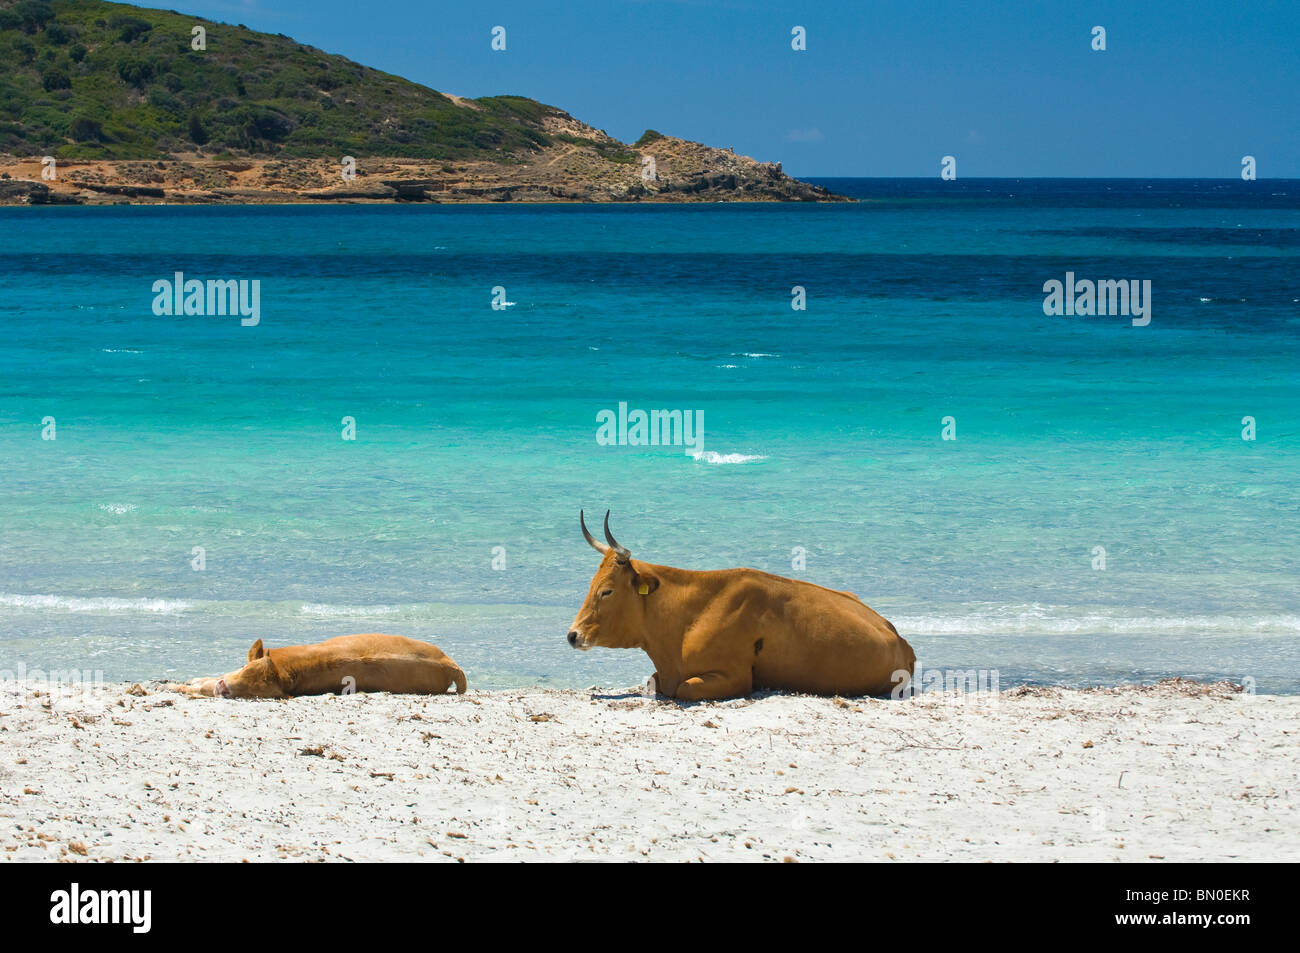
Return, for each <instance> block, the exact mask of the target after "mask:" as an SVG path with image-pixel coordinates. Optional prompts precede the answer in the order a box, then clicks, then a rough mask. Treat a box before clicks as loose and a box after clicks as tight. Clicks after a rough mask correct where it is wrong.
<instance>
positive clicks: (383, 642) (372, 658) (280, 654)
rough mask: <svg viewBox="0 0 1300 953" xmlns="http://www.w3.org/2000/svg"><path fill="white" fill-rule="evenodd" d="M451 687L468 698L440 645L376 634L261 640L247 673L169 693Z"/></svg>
mask: <svg viewBox="0 0 1300 953" xmlns="http://www.w3.org/2000/svg"><path fill="white" fill-rule="evenodd" d="M452 683H455V685H456V693H457V694H458V695H463V694H465V673H464V672H462V671H461V670H460V666H458V665H457V664H456V663H455V662H453V661H452V660H451V659H450V658H448V657H447V656H446V655H445V654H443V651H442V649H440V648H438V647H437V646H436V645H430V644H429V643H428V642H420V641H417V640H416V639H408V638H405V637H404V636H400V635H379V634H374V633H372V634H368V635H340V636H339V637H338V638H334V639H327V640H326V641H324V642H319V643H317V644H316V645H290V646H287V647H285V648H282V649H264V648H263V647H262V640H261V639H258V640H257V641H256V642H254V643H253V647H252V648H250V649H249V650H248V664H247V665H245V666H244V667H243V668H241V669H239V670H237V671H234V672H231V673H230V674H229V675H223V676H220V677H218V678H196V679H194V680H192V681H190V682H188V683H186V684H184V685H170V686H168V687H169V688H171V689H174V690H175V691H179V692H184V693H185V694H187V695H221V696H224V697H227V698H290V697H293V696H295V695H328V694H330V693H332V692H340V693H351V692H354V691H357V692H395V693H400V694H408V695H441V694H443V693H444V692H446V691H447V689H448V688H449V687H450V686H451V685H452Z"/></svg>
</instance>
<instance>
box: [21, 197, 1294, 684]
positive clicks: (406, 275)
mask: <svg viewBox="0 0 1300 953" xmlns="http://www.w3.org/2000/svg"><path fill="white" fill-rule="evenodd" d="M946 185H948V186H952V185H955V184H954V183H947V184H946ZM833 186H834V187H837V188H840V189H842V190H846V191H851V192H854V193H855V194H858V195H859V196H861V197H863V198H864V199H866V201H864V202H862V203H860V204H855V205H836V206H803V205H798V206H743V205H737V206H731V205H699V206H687V207H648V206H640V207H638V206H617V207H614V206H611V207H590V206H554V207H520V206H490V207H446V208H439V207H433V206H412V207H342V208H307V207H303V208H297V207H278V208H210V209H208V208H158V207H152V208H150V207H141V208H127V207H117V208H92V209H78V208H50V209H39V208H38V209H0V234H3V237H4V246H5V249H6V255H5V256H4V257H3V259H0V316H2V317H3V319H4V324H5V328H6V332H5V335H4V339H3V342H2V343H0V513H2V514H3V518H4V530H3V533H0V670H6V669H8V670H14V669H15V668H16V667H17V666H18V665H19V664H20V663H21V664H22V665H24V666H26V667H27V669H29V670H30V669H32V668H34V667H40V668H43V669H68V668H75V669H78V670H99V671H102V672H103V673H104V677H106V678H109V679H143V678H152V677H168V676H181V675H184V676H190V675H197V674H208V673H212V672H218V671H225V670H228V669H230V668H232V667H234V666H235V665H236V664H238V662H239V661H240V660H242V658H243V655H244V653H245V651H246V649H247V646H248V644H249V643H250V642H251V641H252V640H253V639H254V638H259V637H260V638H263V639H265V640H266V641H267V642H268V643H269V644H272V645H276V644H290V643H296V642H301V641H306V640H315V639H319V638H324V637H328V636H330V635H337V634H343V633H347V632H358V631H385V632H394V633H398V634H403V635H410V636H414V637H419V638H425V639H429V640H431V641H434V642H436V643H438V644H439V645H440V646H442V647H443V648H444V649H445V650H446V651H447V652H448V653H449V654H451V655H452V656H453V657H454V658H456V659H457V660H458V661H459V662H460V663H461V664H462V665H463V666H464V667H465V668H466V670H467V672H468V673H469V676H470V680H471V684H473V685H476V686H478V687H483V688H496V687H506V686H514V685H544V686H555V687H584V686H587V685H592V684H600V685H608V686H612V687H617V686H624V685H630V684H634V683H637V682H639V681H640V680H641V679H642V678H644V676H645V675H647V674H648V673H649V671H650V669H651V666H650V664H649V661H648V659H646V658H645V657H644V656H643V655H641V654H640V653H636V652H614V651H606V652H600V651H593V652H589V653H578V652H574V651H573V650H572V649H570V648H569V646H568V645H567V643H566V642H565V634H566V633H567V631H568V626H569V623H570V621H571V620H572V618H573V616H574V614H575V612H576V610H577V609H578V607H579V605H580V603H581V601H582V599H583V597H584V595H585V592H586V587H587V584H588V581H589V579H590V576H591V573H592V571H593V570H594V568H595V564H596V560H597V557H596V554H595V553H593V552H592V551H591V550H590V549H588V548H587V546H586V544H585V543H584V542H583V540H582V537H581V535H580V533H579V530H578V523H577V516H578V510H579V508H580V507H582V508H585V509H586V510H587V513H588V514H589V515H590V514H592V513H597V514H603V513H604V510H605V509H606V508H612V509H613V518H612V524H613V527H614V530H615V533H616V535H617V536H618V537H619V539H620V541H621V542H623V543H625V544H626V545H627V546H628V547H629V548H631V550H632V551H633V553H634V555H637V556H639V557H641V558H645V559H647V560H649V561H652V562H659V563H668V564H673V565H680V566H684V567H688V568H697V569H705V568H722V567H727V566H737V565H748V566H755V567H758V568H761V569H766V570H770V571H773V572H778V573H782V574H785V575H795V576H799V577H802V578H807V579H809V580H812V581H814V582H818V583H821V584H823V585H827V586H831V587H835V588H847V589H851V590H853V591H855V592H857V593H858V594H859V595H860V596H862V598H863V599H864V600H866V601H867V602H868V603H869V604H871V605H872V606H874V607H875V608H877V609H878V610H880V611H881V612H882V613H884V614H885V615H886V616H887V617H888V618H890V619H891V620H892V621H893V622H894V623H895V625H896V626H897V627H898V629H899V630H900V632H902V633H903V634H904V635H905V636H906V637H907V638H908V640H909V641H910V642H911V643H912V644H913V646H914V647H915V648H916V651H917V654H918V656H919V657H920V660H921V662H922V664H923V665H924V666H925V667H926V668H928V669H931V670H935V669H945V668H963V669H965V668H979V669H990V670H996V671H997V672H998V673H999V678H1000V684H1001V685H1002V686H1003V687H1006V686H1008V685H1011V684H1015V683H1017V682H1020V681H1034V682H1052V683H1065V684H1090V683H1096V682H1101V683H1115V682H1119V681H1125V680H1142V679H1151V678H1156V677H1160V676H1164V675H1176V674H1181V675H1189V676H1194V677H1200V678H1217V677H1231V678H1234V679H1238V680H1239V679H1242V678H1244V677H1250V678H1253V679H1255V682H1256V685H1257V687H1258V689H1259V690H1261V691H1288V692H1291V691H1297V690H1300V596H1298V595H1297V590H1298V589H1300V586H1298V585H1297V582H1298V581H1300V546H1298V545H1297V543H1298V542H1300V540H1298V530H1300V504H1298V503H1297V491H1296V487H1297V485H1298V484H1300V183H1296V182H1280V183H1279V182H1255V183H1239V182H1238V183H1232V182H1221V183H1205V182H1200V183H1172V184H1171V183H1154V184H1153V183H1055V184H1053V183H1050V182H1032V181H1031V182H1025V183H1014V182H985V183H979V182H974V181H972V182H968V183H962V184H961V188H960V189H949V190H948V191H941V189H942V186H941V185H940V184H939V183H938V182H935V183H928V182H927V183H920V182H886V181H870V180H858V181H847V182H845V181H838V182H836V183H834V184H833ZM177 271H180V272H183V273H184V274H185V275H186V276H187V277H194V278H200V279H207V278H221V279H226V278H232V279H237V280H247V281H251V280H258V281H260V289H261V294H260V304H261V313H260V323H258V324H257V325H256V326H252V327H245V326H242V325H241V322H240V319H239V317H237V316H235V317H232V316H229V315H227V316H198V315H188V316H184V315H183V316H167V315H163V316H158V315H155V314H154V311H153V308H152V304H153V301H154V298H155V294H154V292H153V291H152V286H153V284H154V282H155V281H157V280H159V279H171V277H172V275H173V273H175V272H177ZM1067 271H1072V272H1074V273H1075V274H1076V275H1078V276H1079V277H1080V278H1085V277H1088V278H1094V279H1100V278H1113V279H1149V280H1150V281H1151V282H1152V289H1153V290H1152V311H1151V323H1150V324H1149V325H1148V326H1146V327H1134V326H1133V325H1132V323H1131V320H1130V319H1129V318H1128V317H1125V316H1107V317H1077V316H1071V317H1065V316H1061V317H1048V316H1046V315H1044V313H1043V297H1044V293H1043V290H1042V287H1043V284H1044V282H1046V281H1049V280H1051V279H1058V280H1060V279H1063V278H1064V275H1065V273H1066V272H1067ZM795 285H799V286H802V287H804V288H805V289H806V295H807V309H806V310H805V311H795V310H792V308H791V288H792V287H793V286H795ZM498 286H499V287H502V288H504V289H505V291H504V293H503V294H501V295H498V296H497V297H498V300H501V299H504V300H505V301H508V302H510V303H511V304H510V305H509V306H507V307H504V308H502V309H501V310H494V309H493V308H492V307H491V304H492V301H493V288H494V287H498ZM620 402H626V404H627V405H628V406H629V407H630V408H634V409H635V408H641V409H645V410H650V409H677V410H692V411H697V412H698V411H703V413H704V438H703V452H702V453H699V454H697V455H694V456H693V455H691V454H689V453H687V452H685V449H684V448H683V447H677V446H672V447H669V446H604V445H601V444H599V443H598V442H597V439H596V433H597V414H598V413H599V412H600V411H602V410H605V409H609V410H614V411H617V408H618V406H619V403H620ZM949 416H951V417H952V418H954V420H955V428H956V438H957V439H956V440H944V439H942V430H943V426H944V425H943V423H942V421H943V418H945V417H949ZM1246 416H1251V417H1254V418H1255V421H1256V428H1257V430H1256V439H1255V440H1253V441H1247V440H1243V439H1242V437H1241V434H1242V428H1243V425H1242V418H1243V417H1246ZM46 417H53V418H54V421H55V427H56V431H55V433H56V439H54V440H43V439H42V432H43V425H42V421H43V419H44V418H46ZM344 417H352V418H354V419H355V421H356V439H355V440H344V439H342V431H343V427H344V425H343V418H344ZM1098 546H1100V547H1104V550H1105V560H1106V568H1105V569H1104V570H1099V569H1094V568H1093V563H1094V558H1095V557H1094V547H1098ZM194 547H202V548H203V549H204V551H205V560H206V568H205V569H204V570H203V571H195V570H194V569H193V568H192V566H191V561H192V560H193V559H194V558H195V557H194V556H193V554H192V553H193V548H194ZM494 547H504V560H505V568H504V569H494V568H493V559H494ZM795 547H803V548H804V549H805V550H806V557H805V558H806V566H805V568H803V569H802V570H798V569H795V568H792V551H793V550H794V549H795ZM501 552H502V551H501V550H497V551H496V556H497V558H498V563H499V562H500V555H501Z"/></svg>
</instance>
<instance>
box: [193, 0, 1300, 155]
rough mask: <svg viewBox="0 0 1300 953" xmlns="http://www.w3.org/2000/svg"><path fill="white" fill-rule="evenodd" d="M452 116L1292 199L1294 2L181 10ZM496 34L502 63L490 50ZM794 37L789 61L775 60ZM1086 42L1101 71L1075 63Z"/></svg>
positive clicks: (784, 56) (402, 2)
mask: <svg viewBox="0 0 1300 953" xmlns="http://www.w3.org/2000/svg"><path fill="white" fill-rule="evenodd" d="M181 10H182V11H183V12H186V13H191V12H192V13H195V14H198V15H201V16H204V17H207V18H210V19H214V20H220V21H224V22H229V23H242V24H244V25H246V26H249V27H251V28H253V29H256V30H265V31H268V32H271V33H284V34H287V35H289V36H292V37H293V38H295V39H297V40H299V41H301V42H304V43H309V44H311V45H313V46H317V47H320V48H321V49H323V50H326V51H328V52H331V53H340V54H343V55H344V56H347V57H349V58H351V59H353V60H356V61H358V62H361V63H364V64H366V65H367V66H373V67H376V68H378V69H382V70H386V71H388V72H391V73H396V74H398V75H401V76H405V77H407V78H408V79H412V80H415V81H416V82H419V83H423V84H425V85H427V86H431V87H433V88H434V89H437V90H440V91H443V92H451V93H456V94H458V95H462V96H487V95H497V94H502V93H514V94H518V95H523V96H529V97H531V98H534V99H540V100H542V101H543V102H547V103H550V104H552V105H555V106H559V107H560V108H562V109H565V110H567V111H569V112H570V113H572V114H573V115H574V116H576V117H577V118H579V119H582V120H583V121H585V122H588V123H590V124H592V125H594V126H596V127H598V128H602V129H604V130H605V131H606V132H608V133H610V134H611V135H614V136H617V137H618V138H620V139H624V140H634V139H636V138H637V137H638V136H640V134H641V132H642V131H643V130H645V129H647V128H652V129H657V130H659V131H660V132H663V133H667V134H670V135H676V136H681V137H683V138H687V139H695V140H698V141H701V142H705V143H708V144H709V145H715V146H723V147H725V146H731V147H733V148H735V150H736V151H737V152H742V153H745V154H747V155H751V156H754V157H756V158H758V159H762V160H765V161H781V162H784V164H785V168H786V171H788V172H791V173H792V174H795V175H801V176H818V175H827V176H832V175H866V176H871V175H885V176H894V175H897V176H930V175H938V172H939V164H940V159H941V157H942V156H944V155H953V156H955V157H956V158H957V171H958V174H959V175H960V176H962V177H974V176H1054V175H1059V176H1136V177H1147V176H1153V177H1160V176H1207V177H1236V176H1238V175H1239V174H1240V169H1241V158H1242V156H1243V155H1247V154H1249V155H1253V156H1255V158H1256V160H1257V162H1258V174H1259V176H1260V177H1261V178H1300V0H1235V2H1232V0H1228V2H1219V0H1215V2H1202V0H1123V2H1083V0H1075V2H1058V0H1003V2H998V3H980V2H972V0H914V2H902V0H855V2H847V3H840V2H805V3H795V2H786V3H781V2H764V0H756V2H742V0H679V2H670V0H643V2H638V0H560V2H556V3H542V2H539V0H526V2H490V3H456V4H450V3H439V2H428V0H424V2H421V0H384V2H382V3H380V2H374V3H367V2H365V0H246V2H244V0H213V2H209V0H194V2H192V3H187V4H184V5H182V6H181ZM498 25H500V26H504V27H505V28H506V45H507V49H506V51H505V52H493V51H492V50H491V49H490V41H491V35H490V31H491V29H492V28H493V27H494V26H498ZM795 25H799V26H803V27H805V28H806V30H807V47H808V48H807V50H806V51H804V52H795V51H793V50H792V49H791V47H790V39H791V29H792V27H794V26H795ZM1098 25H1100V26H1103V27H1105V29H1106V45H1107V49H1106V50H1105V52H1095V51H1093V49H1092V48H1091V43H1092V28H1093V27H1094V26H1098Z"/></svg>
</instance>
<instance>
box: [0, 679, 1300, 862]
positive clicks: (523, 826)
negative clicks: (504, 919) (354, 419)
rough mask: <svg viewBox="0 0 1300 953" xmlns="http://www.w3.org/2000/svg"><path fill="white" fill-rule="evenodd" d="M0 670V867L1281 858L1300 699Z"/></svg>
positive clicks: (1289, 825) (1292, 844) (1291, 837)
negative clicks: (358, 686) (51, 682)
mask: <svg viewBox="0 0 1300 953" xmlns="http://www.w3.org/2000/svg"><path fill="white" fill-rule="evenodd" d="M129 688H130V686H128V685H112V686H108V687H102V688H97V689H92V690H87V691H82V692H77V691H74V690H72V689H68V688H58V687H55V688H54V689H53V690H52V691H53V695H51V694H50V692H51V689H49V688H48V687H46V688H33V687H32V686H30V685H26V686H25V685H21V684H19V683H16V682H6V683H0V846H2V847H3V850H2V851H0V857H3V858H4V859H5V860H9V861H20V860H37V861H40V860H44V861H51V860H71V861H86V860H90V861H108V860H113V861H127V860H219V861H241V860H249V861H266V860H277V859H287V860H295V861H297V860H317V861H322V860H324V861H342V860H351V861H383V860H419V859H425V860H440V861H457V860H466V861H472V860H499V861H516V860H646V859H648V860H668V861H694V860H706V861H709V860H712V861H718V860H753V861H759V860H762V861H776V862H780V861H785V860H791V859H792V860H797V861H804V862H806V861H818V860H822V861H824V860H851V861H858V860H866V861H885V862H893V861H905V860H960V861H999V862H1000V861H1056V860H1061V861H1071V860H1086V861H1098V860H1100V861H1140V862H1151V861H1161V860H1164V861H1214V860H1250V861H1260V860H1297V859H1300V817H1298V816H1297V808H1296V801H1297V795H1298V794H1300V757H1297V752H1298V745H1300V697H1296V696H1265V695H1259V696H1255V695H1249V694H1245V693H1240V692H1234V691H1232V690H1230V689H1228V688H1226V687H1225V686H1214V687H1209V686H1202V685H1193V684H1191V683H1185V682H1184V683H1179V682H1174V683H1162V684H1161V685H1159V686H1156V687H1149V688H1121V689H1097V690H1092V691H1074V690H1064V689H1052V688H1021V689H1013V690H1011V691H1008V692H1003V693H1001V694H997V695H990V694H984V695H974V696H967V697H966V699H965V700H964V701H961V702H958V701H955V700H954V698H953V696H945V695H942V694H928V695H923V696H920V697H918V698H914V699H909V700H901V701H896V700H840V699H829V698H814V697H808V696H796V695H766V696H759V697H756V698H753V699H746V700H739V701H732V702H723V703H703V704H698V705H691V706H678V705H677V704H675V703H672V702H664V701H659V700H654V699H651V698H647V697H643V696H641V695H639V694H637V693H635V692H627V693H620V692H602V691H594V690H593V691H589V692H574V691H552V690H540V689H530V690H518V691H501V692H476V691H473V690H472V689H471V691H470V693H469V694H468V695H467V696H465V697H456V696H454V695H449V696H443V697H436V698H430V697H414V696H393V695H354V696H344V697H316V698H299V699H293V700H289V701H233V700H228V699H213V698H188V697H184V696H181V695H178V694H174V693H171V692H166V691H162V690H159V689H158V688H156V687H148V688H147V689H146V690H145V694H129V693H128V691H127V690H128V689H129Z"/></svg>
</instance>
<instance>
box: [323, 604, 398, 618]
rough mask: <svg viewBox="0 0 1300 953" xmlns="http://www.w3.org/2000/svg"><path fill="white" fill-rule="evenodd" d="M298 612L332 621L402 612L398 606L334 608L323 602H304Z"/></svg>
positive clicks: (342, 606) (341, 606)
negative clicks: (342, 618)
mask: <svg viewBox="0 0 1300 953" xmlns="http://www.w3.org/2000/svg"><path fill="white" fill-rule="evenodd" d="M298 611H299V612H300V613H301V614H302V615H311V616H319V617H321V618H326V619H333V618H341V617H353V616H369V615H394V614H396V613H398V612H401V611H402V610H401V608H400V607H399V606H344V605H340V606H336V605H330V604H329V603H323V602H304V603H303V604H302V607H301V608H300V609H299V610H298Z"/></svg>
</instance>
